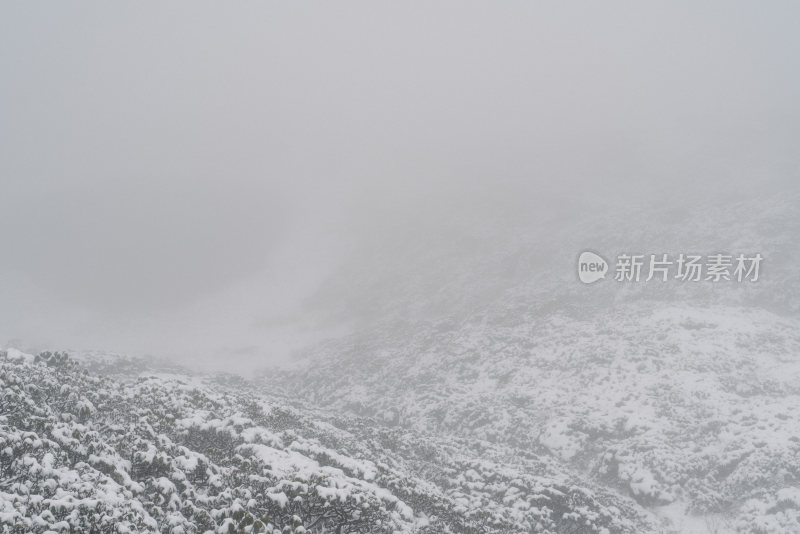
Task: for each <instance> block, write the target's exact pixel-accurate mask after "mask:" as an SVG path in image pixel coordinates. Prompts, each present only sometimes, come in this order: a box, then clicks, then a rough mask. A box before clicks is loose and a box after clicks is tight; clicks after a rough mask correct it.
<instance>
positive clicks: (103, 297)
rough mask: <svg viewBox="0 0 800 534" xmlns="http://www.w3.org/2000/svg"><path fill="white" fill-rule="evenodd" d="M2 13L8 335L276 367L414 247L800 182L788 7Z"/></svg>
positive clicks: (344, 315) (335, 321)
mask: <svg viewBox="0 0 800 534" xmlns="http://www.w3.org/2000/svg"><path fill="white" fill-rule="evenodd" d="M0 11H1V12H2V15H0V200H1V201H2V210H0V244H1V245H2V251H3V259H4V261H3V262H2V266H0V298H2V302H3V304H4V305H3V307H2V312H0V343H4V344H13V345H21V346H23V347H26V348H36V349H45V348H58V349H63V348H69V349H98V350H110V351H119V352H126V353H131V354H152V355H158V356H167V357H171V358H176V359H178V360H179V361H182V362H184V363H192V364H197V365H210V366H217V367H223V366H224V367H230V366H231V365H232V364H233V363H235V364H236V365H239V366H241V368H247V367H253V366H257V365H263V364H267V363H274V362H278V361H283V360H286V359H287V358H290V357H291V355H292V354H293V351H295V350H296V349H298V348H299V347H303V346H306V345H308V344H310V343H313V342H314V341H317V340H319V339H323V338H326V337H328V336H336V335H338V334H339V333H341V332H342V331H349V330H351V329H352V328H353V325H354V321H353V320H351V319H354V318H356V317H357V316H359V314H360V313H361V310H356V309H351V308H350V307H349V306H350V303H349V301H344V300H342V294H341V292H336V291H332V292H331V291H328V290H327V289H326V288H328V287H329V282H330V280H331V277H336V278H337V279H342V278H344V279H348V278H349V279H350V281H351V282H352V283H351V284H350V285H348V286H347V291H348V292H349V294H351V295H352V294H353V293H357V295H356V297H357V299H355V300H358V301H359V302H365V301H370V300H374V299H377V298H379V295H378V294H373V293H370V291H373V289H370V286H369V285H368V284H361V283H359V280H360V279H358V278H357V273H358V271H357V270H353V268H352V266H354V265H355V266H359V268H361V269H367V270H368V269H369V268H370V266H374V267H375V268H385V266H386V264H387V262H388V263H390V264H391V268H392V269H393V271H392V272H393V276H394V277H395V278H396V279H400V280H403V279H408V278H410V277H414V276H418V273H417V272H416V271H414V270H413V269H412V266H413V265H415V263H414V262H413V261H406V259H408V258H407V257H406V258H404V254H405V251H407V250H408V249H407V248H404V247H405V245H403V244H404V243H408V242H410V241H411V242H414V243H416V248H415V249H414V250H415V254H417V255H424V254H425V252H426V251H431V252H432V251H434V250H435V249H436V247H440V246H442V244H443V243H451V242H453V241H454V240H458V239H459V238H460V237H464V236H466V237H469V236H471V235H474V234H475V233H480V232H489V233H490V234H491V235H494V236H509V235H511V236H513V235H516V234H520V233H522V234H525V235H529V236H530V235H532V236H534V237H533V239H534V241H535V238H536V235H537V234H536V232H537V231H542V232H544V230H542V229H543V228H547V229H548V232H549V231H550V230H549V229H552V228H553V227H557V226H558V224H559V223H560V222H562V221H563V222H565V223H566V222H568V221H574V220H575V219H577V218H581V219H582V220H586V221H592V220H593V217H595V216H598V215H602V214H604V213H607V212H609V211H611V210H614V209H618V208H621V207H625V206H631V205H641V206H660V207H663V206H665V205H675V206H683V207H689V208H691V207H692V206H695V205H698V206H699V205H707V203H708V202H711V203H714V202H716V203H720V204H722V203H725V202H731V201H732V200H736V199H746V198H752V197H754V196H776V195H778V196H785V195H786V194H787V193H791V194H796V193H797V191H798V188H797V184H798V178H800V176H799V175H800V157H798V151H797V150H796V147H797V146H798V145H800V143H799V142H800V128H799V127H798V124H800V122H799V121H798V119H800V105H799V102H800V101H798V98H797V95H798V94H800V74H799V73H800V69H798V68H797V67H798V62H797V57H798V52H800V36H798V32H797V31H796V27H795V26H796V23H795V21H796V20H797V18H798V16H800V7H798V5H797V4H796V3H791V2H773V3H770V4H769V5H758V6H756V5H755V4H753V3H746V2H734V3H731V2H726V3H724V4H723V3H722V2H712V3H707V4H703V5H696V4H689V3H688V2H682V3H669V4H667V3H661V4H657V5H643V4H640V3H634V2H629V3H625V2H622V3H615V4H613V5H608V4H603V5H582V6H580V8H578V7H577V6H574V7H570V6H564V5H555V4H551V5H547V6H544V5H543V4H540V3H528V2H506V3H502V4H492V5H490V4H485V3H477V2H476V3H472V2H467V3H464V2H437V3H435V4H432V5H425V6H424V7H423V6H422V5H410V4H409V5H399V4H390V3H374V2H347V3H337V4H328V3H321V2H320V3H313V4H291V3H242V4H237V5H235V6H230V5H228V6H223V5H221V4H217V3H211V2H192V3H170V4H163V3H155V2H140V3H136V4H130V5H119V4H108V3H102V2H77V3H68V4H67V3H47V4H45V3H43V2H26V3H21V2H18V3H7V4H5V5H4V6H3V7H2V8H1V9H0ZM543 222H546V223H547V224H546V225H545V224H543ZM548 235H549V234H548ZM542 237H545V236H542ZM420 247H421V248H420ZM426 247H428V248H426ZM568 252H569V253H570V254H571V253H572V252H573V251H571V250H570V251H568ZM482 253H483V252H481V251H479V250H473V251H470V252H469V254H473V255H476V256H480V255H481V254H482ZM387 258H389V259H388V260H387ZM334 308H335V309H336V310H337V312H336V313H335V314H333V315H331V313H332V312H331V309H334Z"/></svg>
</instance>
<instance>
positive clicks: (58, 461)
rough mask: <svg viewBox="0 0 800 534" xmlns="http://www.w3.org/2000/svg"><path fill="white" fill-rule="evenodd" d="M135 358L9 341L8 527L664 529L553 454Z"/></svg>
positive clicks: (1, 439) (4, 517)
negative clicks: (337, 411) (301, 406)
mask: <svg viewBox="0 0 800 534" xmlns="http://www.w3.org/2000/svg"><path fill="white" fill-rule="evenodd" d="M98 360H99V359H98V358H94V359H92V361H91V364H92V367H94V368H97V366H98V365H100V364H102V362H98ZM106 363H111V362H108V361H106ZM123 363H124V365H122V366H119V367H116V369H117V370H116V371H114V374H113V375H98V374H95V373H94V372H89V371H88V370H87V367H86V366H85V365H82V364H78V363H76V362H75V361H74V360H72V359H70V358H68V357H67V356H66V355H65V354H61V353H55V354H50V353H44V354H41V355H39V356H37V357H33V356H30V355H27V354H23V353H21V352H19V351H16V350H9V351H7V352H3V353H2V354H0V532H4V533H29V532H32V533H39V534H41V533H45V532H47V533H52V532H57V533H67V532H69V533H75V532H98V533H111V532H114V533H121V532H131V533H134V532H164V533H171V534H178V533H184V534H186V533H205V532H219V533H245V532H253V533H255V532H283V533H298V534H299V533H303V532H307V533H324V532H336V533H380V532H409V533H413V532H416V533H446V532H452V533H465V534H466V533H476V534H477V533H498V534H499V533H512V532H543V533H546V532H549V533H553V534H555V533H570V532H572V533H584V532H597V533H612V532H613V533H616V532H620V533H641V532H651V531H653V532H654V531H655V529H654V528H653V526H652V524H651V523H650V521H649V520H647V518H645V517H644V516H643V515H642V514H641V513H640V512H637V511H636V507H635V503H633V501H630V500H627V499H624V498H620V497H618V496H616V495H614V494H613V493H610V492H607V491H603V490H601V489H599V488H598V487H596V486H593V485H591V484H586V483H583V482H580V481H579V480H578V479H577V478H576V477H574V476H571V475H568V474H567V473H565V471H564V469H563V466H560V464H559V463H558V462H557V461H555V460H553V459H550V458H548V457H539V456H537V455H535V454H533V453H524V452H522V451H519V450H515V449H512V448H509V447H504V446H500V445H496V444H492V443H489V442H484V441H480V440H475V439H470V440H465V439H460V438H442V437H431V436H428V435H424V434H420V433H415V432H412V431H408V430H401V429H390V428H385V427H382V426H381V425H378V424H376V423H375V421H370V420H364V419H358V418H344V417H338V416H337V417H332V416H330V415H324V414H322V413H319V412H303V411H300V410H297V409H295V408H292V407H290V406H288V404H287V403H286V401H285V400H280V399H275V398H272V397H269V396H267V395H264V394H262V391H263V390H265V389H268V388H263V387H261V388H259V389H258V390H257V389H255V388H253V387H252V386H249V385H248V384H247V383H246V382H245V381H244V380H242V379H240V378H236V377H230V376H227V377H226V376H221V377H217V378H216V379H212V378H208V377H206V378H203V377H198V376H189V375H181V374H176V373H175V372H166V371H156V370H153V369H148V368H147V366H146V364H144V363H143V362H137V361H135V360H127V361H125V362H123ZM113 369H115V367H113V366H111V365H109V366H108V367H106V370H107V371H109V370H113ZM119 369H124V372H122V373H120V371H119Z"/></svg>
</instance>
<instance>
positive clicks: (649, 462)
mask: <svg viewBox="0 0 800 534" xmlns="http://www.w3.org/2000/svg"><path fill="white" fill-rule="evenodd" d="M795 206H796V201H795V199H789V198H787V199H774V198H773V199H766V200H765V199H754V200H751V201H748V202H743V203H740V204H737V205H736V206H735V207H734V208H735V209H733V208H730V207H728V208H730V209H728V208H726V209H724V210H723V209H719V208H715V207H714V206H698V207H697V208H696V209H694V210H686V211H685V212H681V213H676V212H675V211H674V210H666V209H665V210H661V211H659V210H657V209H656V210H644V209H638V210H637V209H629V210H627V211H625V210H623V211H619V212H610V214H609V215H608V216H606V217H604V218H595V219H593V220H591V221H586V220H580V219H578V220H576V221H574V223H573V224H571V225H567V226H566V227H562V228H555V227H554V228H553V231H552V233H550V234H546V235H550V238H542V237H541V234H537V236H539V237H537V238H536V239H535V240H533V241H527V240H526V239H524V237H522V238H520V237H516V238H515V239H514V240H506V241H505V242H504V243H505V244H504V245H502V247H500V248H499V249H498V245H497V244H496V242H497V241H498V240H499V239H500V238H498V240H496V241H495V244H494V245H493V246H494V247H495V249H492V253H491V254H484V252H485V251H486V249H485V248H481V247H478V246H476V247H475V249H474V250H475V253H474V254H472V255H469V254H466V253H464V252H463V251H462V253H460V254H459V253H455V252H457V251H455V249H452V250H450V251H449V252H450V254H449V255H448V252H447V250H446V249H439V250H440V255H439V256H438V257H429V258H427V259H420V258H416V257H415V256H414V255H413V254H408V257H410V258H412V260H410V261H411V262H412V263H413V264H414V269H415V271H414V272H416V273H418V275H414V276H410V277H409V278H408V280H400V279H396V280H397V281H396V282H395V284H394V285H392V284H389V281H388V280H386V279H384V280H381V279H380V276H381V275H380V274H378V275H375V274H372V275H371V274H370V273H385V271H383V270H380V269H369V268H361V269H360V270H358V272H360V273H361V274H363V277H356V276H354V277H352V279H354V280H358V281H359V283H361V284H364V285H366V286H368V287H372V286H375V285H381V284H382V283H386V285H387V287H391V289H387V291H389V292H390V297H388V298H386V299H385V300H380V299H378V300H376V301H375V302H373V303H371V304H370V306H371V308H372V309H373V310H378V309H379V310H380V311H379V312H375V313H373V315H374V316H375V317H378V318H379V319H377V320H370V319H369V318H368V317H366V318H365V319H364V320H363V322H362V323H361V328H360V329H358V330H357V331H356V332H355V333H354V334H353V335H351V336H348V337H345V338H343V339H339V340H335V341H330V342H328V343H326V344H322V345H319V346H318V347H316V348H315V349H314V350H312V351H309V352H308V353H307V354H306V358H307V361H306V362H305V364H304V365H302V366H300V367H299V368H298V369H296V370H294V371H292V372H290V373H287V374H286V375H285V377H284V379H283V380H282V381H281V384H282V385H284V386H285V387H286V391H290V390H291V391H294V392H299V394H300V397H301V398H302V399H304V400H306V401H307V402H308V404H309V405H317V406H327V407H331V408H333V409H336V410H341V411H343V412H345V413H350V414H354V415H360V416H364V417H374V418H376V419H378V420H380V421H382V422H383V424H386V425H389V426H399V427H402V428H408V429H413V430H415V431H422V432H428V433H434V434H437V435H448V436H451V435H453V436H460V437H463V438H470V439H481V440H486V441H489V442H492V443H496V444H502V445H504V446H510V447H515V448H519V449H521V450H526V451H531V452H535V453H536V454H539V455H541V456H547V455H552V456H553V457H555V458H558V459H559V460H560V461H561V462H563V463H564V464H565V465H568V466H569V468H570V470H571V472H573V473H576V474H578V475H580V476H585V477H587V478H588V479H590V480H592V481H593V482H594V483H596V484H600V485H602V486H604V487H607V488H609V489H611V490H612V491H617V492H619V493H620V494H622V495H626V496H628V497H630V498H632V499H635V500H636V501H637V502H638V504H639V505H640V506H641V507H642V509H646V510H648V511H649V512H651V513H653V514H654V515H655V516H656V517H659V518H661V519H663V521H664V524H665V525H666V527H667V528H670V529H672V530H674V531H676V532H700V533H702V532H734V531H735V532H748V533H749V532H763V533H767V532H769V533H790V532H800V498H798V495H800V413H798V410H797V406H799V405H800V317H798V315H797V312H798V308H797V303H798V292H799V291H800V279H798V277H797V273H796V265H797V264H798V248H797V247H796V242H795V241H794V239H793V237H792V236H794V235H797V228H798V223H799V222H800V218H798V216H797V213H796V210H795ZM475 239H476V241H475V243H479V242H480V238H479V237H476V238H475ZM428 248H430V247H428ZM584 248H595V249H598V250H600V251H604V252H606V253H607V254H608V255H609V257H613V256H614V255H615V254H617V253H619V252H620V251H626V250H627V251H633V252H638V253H649V252H653V253H654V252H662V251H668V252H673V253H677V252H679V251H693V252H698V251H707V252H708V253H711V252H715V251H717V250H724V251H745V252H754V251H759V252H760V253H762V254H763V255H764V256H765V258H767V260H766V261H767V262H768V263H765V275H764V277H763V278H762V279H761V280H759V282H758V283H752V284H749V285H748V284H738V283H736V282H731V283H728V284H727V285H720V284H717V285H715V284H714V283H706V284H703V283H697V284H686V283H684V284H681V283H680V282H677V281H671V282H665V283H659V282H654V283H646V284H645V283H640V284H635V283H627V284H626V283H620V282H615V281H614V280H606V281H603V282H601V283H599V284H597V285H596V286H584V285H582V284H580V282H578V281H577V279H576V277H575V271H574V267H575V263H574V262H575V258H576V256H577V253H578V252H579V251H580V250H582V249H584ZM415 261H416V262H418V264H417V263H414V262H415ZM525 268H527V269H529V270H528V272H525ZM357 269H358V268H357ZM376 276H377V277H378V278H377V279H376ZM342 279H346V277H344V276H343V277H342ZM426 281H427V283H428V284H430V285H431V286H432V287H433V286H435V287H438V288H439V289H438V290H437V291H429V290H428V289H427V288H426ZM336 284H340V285H339V287H340V288H341V287H347V286H341V284H342V282H341V281H338V282H337V281H334V282H332V289H330V288H329V290H330V291H335V290H336V289H335V288H336V287H337V285H336ZM437 284H438V285H437ZM350 290H351V291H354V288H352V287H350ZM367 293H368V294H370V295H372V294H374V293H375V292H374V291H372V290H370V291H368V292H367Z"/></svg>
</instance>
